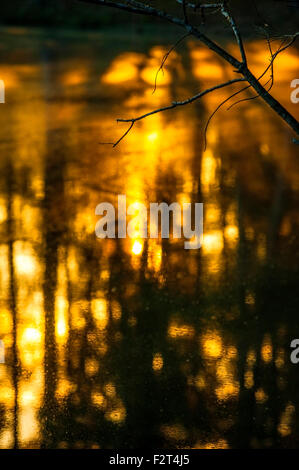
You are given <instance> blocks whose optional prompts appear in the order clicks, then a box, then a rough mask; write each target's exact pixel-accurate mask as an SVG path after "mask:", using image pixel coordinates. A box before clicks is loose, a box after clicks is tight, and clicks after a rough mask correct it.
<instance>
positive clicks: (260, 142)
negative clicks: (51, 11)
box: [0, 29, 299, 448]
mask: <svg viewBox="0 0 299 470" xmlns="http://www.w3.org/2000/svg"><path fill="white" fill-rule="evenodd" d="M1 36H2V41H1V46H0V78H1V79H3V80H4V83H5V92H6V103H5V104H1V105H0V146H1V157H0V166H1V174H0V339H1V340H2V341H3V343H4V346H5V363H4V364H0V447H1V448H7V447H8V448H11V447H21V448H28V447H30V448H37V447H46V448H141V447H143V448H265V447H270V448H271V447H298V446H299V420H298V406H299V396H298V387H299V364H298V365H295V364H292V363H291V361H290V353H291V349H290V342H291V340H292V339H294V338H298V337H299V321H298V314H299V289H298V286H299V239H298V228H299V212H298V203H299V159H298V146H295V145H293V144H292V143H291V140H292V137H293V136H292V133H291V132H290V131H289V129H288V128H287V127H286V125H285V124H284V123H283V122H282V121H280V120H279V118H277V117H276V116H275V115H274V113H273V112H272V110H271V109H268V108H266V107H265V106H264V105H263V104H262V103H261V101H260V100H254V101H247V102H243V103H240V104H239V105H238V106H234V107H233V108H232V109H231V110H229V111H227V106H228V105H225V106H223V108H222V109H221V110H220V111H219V112H218V113H217V114H216V116H215V117H214V119H213V120H212V122H211V124H210V127H209V130H208V134H207V147H206V149H204V142H203V128H204V126H205V123H206V121H207V119H208V117H209V115H210V114H211V112H212V111H213V110H214V109H215V107H216V106H217V104H218V103H219V102H220V101H221V100H223V99H224V98H225V97H227V96H229V94H230V92H231V93H232V92H234V91H237V90H238V89H239V88H241V86H240V85H235V86H234V87H231V88H230V89H223V90H219V91H217V92H215V93H214V94H211V95H209V96H208V97H206V98H205V99H203V100H202V101H200V102H197V103H195V104H193V105H191V106H189V107H184V108H182V109H179V110H174V111H171V112H167V113H164V114H156V115H154V116H152V117H150V118H148V119H145V120H143V121H140V122H139V123H138V124H136V126H135V127H134V128H133V129H132V131H131V132H130V133H129V134H128V136H127V137H126V139H124V140H123V141H122V142H121V144H120V145H119V146H118V147H116V148H115V149H113V148H112V147H111V146H110V145H104V144H103V143H106V142H115V141H116V140H117V139H118V138H119V137H120V136H121V134H122V133H123V132H124V131H125V129H126V125H123V124H121V123H118V124H117V123H116V122H115V119H116V118H119V117H121V118H123V117H129V118H130V117H135V116H137V115H140V114H143V113H146V112H148V111H150V110H152V109H155V108H157V107H160V106H165V105H167V104H169V103H171V102H172V101H173V100H176V99H185V98H187V97H188V96H191V95H192V94H194V93H196V92H198V91H199V90H201V89H204V88H206V87H210V86H213V85H215V84H217V83H220V82H221V81H223V80H224V81H226V80H228V79H230V78H231V77H233V78H235V74H234V73H233V72H231V71H230V69H229V67H228V66H226V65H225V64H223V63H222V62H220V61H219V60H218V59H215V58H214V57H213V55H212V54H211V53H210V52H209V51H208V50H206V49H205V48H203V47H199V46H198V44H196V43H194V42H192V41H186V42H185V44H184V45H182V46H180V47H179V48H178V50H177V51H176V52H174V53H173V54H172V55H171V56H170V57H169V60H168V62H167V66H166V67H165V70H164V74H163V73H160V74H159V76H158V87H157V90H156V92H155V93H154V94H153V86H154V81H155V75H156V71H157V69H158V68H159V65H160V63H161V59H162V58H163V55H164V54H165V52H166V51H167V44H171V42H169V41H168V40H164V41H162V40H161V38H157V37H155V34H153V35H152V37H151V38H150V37H148V36H141V37H140V38H139V37H138V35H136V34H133V33H132V34H131V35H128V36H120V35H116V34H115V35H113V34H112V33H106V34H95V33H86V34H83V33H78V35H76V34H75V33H55V34H54V33H50V32H48V33H47V32H43V31H34V30H21V29H9V30H2V31H1ZM229 47H230V49H231V50H233V51H235V52H236V49H235V46H233V45H231V46H229ZM247 49H248V54H249V59H250V63H251V64H252V65H253V69H254V70H255V71H256V72H257V73H258V72H259V71H263V69H264V68H265V67H266V66H267V65H268V64H269V52H268V51H267V47H266V45H265V44H264V43H263V42H262V41H261V40H257V41H255V42H250V43H248V44H247ZM297 76H298V59H297V58H296V55H295V51H294V50H289V51H287V52H286V53H285V54H284V55H281V57H280V58H279V59H277V64H276V67H275V82H274V87H273V90H272V91H273V94H274V95H275V96H276V97H278V98H279V99H280V100H281V101H282V102H283V104H284V105H285V106H286V107H287V108H288V109H289V110H290V111H291V112H292V113H293V114H294V115H296V116H297V117H298V110H299V107H298V105H297V106H296V105H295V104H292V103H291V101H290V93H291V88H290V82H291V80H293V79H294V78H297ZM268 78H269V77H268ZM268 78H267V79H268ZM267 79H266V80H267ZM266 80H265V81H266ZM248 96H249V95H246V94H243V95H240V98H241V97H248ZM236 99H237V98H236ZM236 99H235V100H236ZM232 102H233V100H232ZM118 194H126V195H127V201H128V203H134V202H135V203H140V202H142V203H144V204H146V205H148V204H149V202H161V201H165V202H168V203H170V202H174V201H178V202H180V203H183V202H191V203H194V202H203V203H204V242H203V246H202V248H201V249H199V250H185V249H184V246H183V240H176V239H170V240H167V239H163V241H162V240H161V239H148V240H145V239H142V238H141V237H140V234H138V230H137V231H136V237H135V238H133V239H130V238H128V239H124V240H119V239H115V240H99V239H97V238H96V237H95V232H94V229H95V224H96V222H97V220H98V219H99V217H98V216H95V207H96V206H97V204H99V203H100V202H104V201H107V202H111V203H113V204H115V203H116V199H117V195H118Z"/></svg>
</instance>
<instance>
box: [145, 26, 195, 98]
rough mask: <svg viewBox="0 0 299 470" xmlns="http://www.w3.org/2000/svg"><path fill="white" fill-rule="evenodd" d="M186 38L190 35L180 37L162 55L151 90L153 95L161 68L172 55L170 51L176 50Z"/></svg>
mask: <svg viewBox="0 0 299 470" xmlns="http://www.w3.org/2000/svg"><path fill="white" fill-rule="evenodd" d="M188 36H190V33H187V34H184V36H182V37H180V38H179V39H178V41H177V42H176V43H175V44H174V45H173V46H171V48H170V49H169V50H168V51H167V52H166V54H165V55H164V57H163V59H162V62H161V65H160V67H159V69H158V70H157V73H156V76H155V85H154V89H153V94H154V93H155V91H156V89H157V79H158V75H159V73H160V72H161V71H163V67H164V65H165V62H166V61H167V59H168V57H169V56H170V54H171V53H172V51H174V49H176V48H177V46H178V45H179V44H180V43H181V42H182V41H183V40H184V39H186V38H187V37H188Z"/></svg>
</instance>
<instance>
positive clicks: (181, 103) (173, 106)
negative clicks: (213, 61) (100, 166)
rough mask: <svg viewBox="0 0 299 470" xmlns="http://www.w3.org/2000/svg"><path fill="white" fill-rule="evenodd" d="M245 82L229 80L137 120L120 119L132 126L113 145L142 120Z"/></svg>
mask: <svg viewBox="0 0 299 470" xmlns="http://www.w3.org/2000/svg"><path fill="white" fill-rule="evenodd" d="M244 81H245V78H235V79H234V80H229V81H228V82H224V83H220V84H219V85H216V86H214V87H212V88H208V89H206V90H204V91H201V92H200V93H197V94H196V95H194V96H191V98H188V99H186V100H184V101H173V102H172V103H171V104H170V105H168V106H164V107H162V108H158V109H155V110H154V111H149V112H148V113H146V114H143V115H142V116H138V117H136V118H131V119H120V118H119V119H117V122H130V123H131V125H130V127H129V129H127V131H126V132H125V133H124V135H123V136H122V137H121V138H120V139H118V141H117V142H115V143H114V144H113V147H116V146H117V145H118V144H119V143H120V142H121V141H122V140H123V139H124V137H126V135H127V134H128V133H129V132H130V130H131V129H132V127H133V126H134V124H135V123H136V122H137V121H141V120H142V119H145V118H147V117H149V116H152V115H153V114H157V113H162V112H164V111H169V110H170V109H174V108H177V107H178V106H185V105H187V104H191V103H193V102H194V101H196V100H198V99H200V98H202V97H203V96H205V95H207V94H208V93H211V92H212V91H215V90H219V89H220V88H224V87H226V86H229V85H232V84H233V83H238V82H244Z"/></svg>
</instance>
